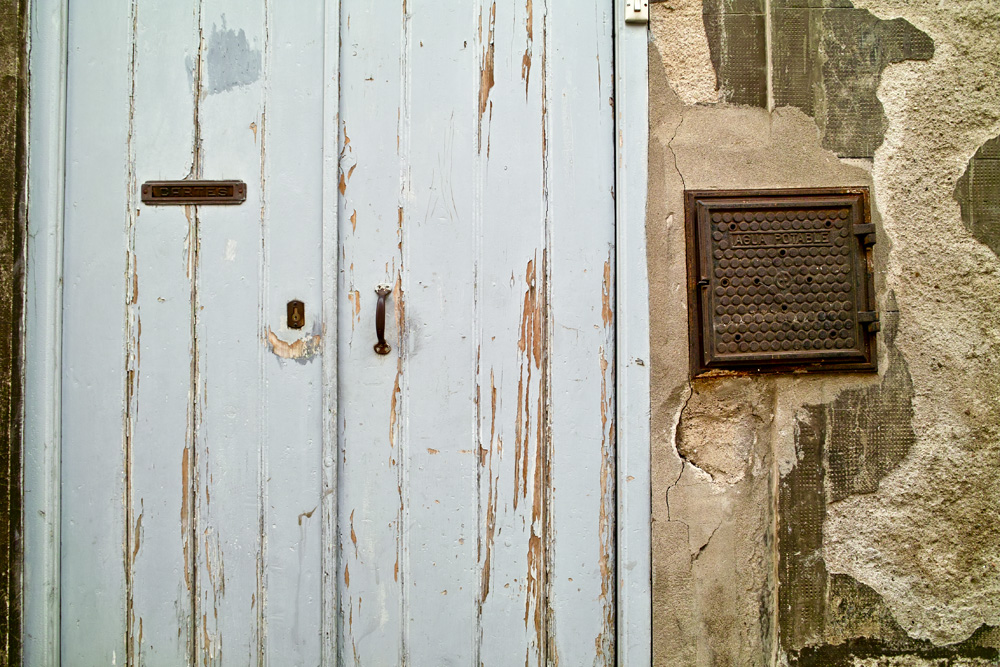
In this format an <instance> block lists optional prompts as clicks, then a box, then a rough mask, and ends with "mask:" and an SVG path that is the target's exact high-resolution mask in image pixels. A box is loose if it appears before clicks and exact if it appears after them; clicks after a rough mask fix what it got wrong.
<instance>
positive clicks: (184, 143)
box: [62, 0, 325, 665]
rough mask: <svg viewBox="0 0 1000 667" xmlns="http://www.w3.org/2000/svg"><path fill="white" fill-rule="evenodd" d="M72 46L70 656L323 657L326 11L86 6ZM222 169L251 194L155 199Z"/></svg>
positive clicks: (181, 659) (233, 660) (67, 496)
mask: <svg viewBox="0 0 1000 667" xmlns="http://www.w3.org/2000/svg"><path fill="white" fill-rule="evenodd" d="M69 33H70V40H71V47H70V52H71V54H72V55H71V59H70V74H69V80H70V84H69V85H70V91H69V98H70V99H71V102H70V108H69V110H68V117H69V134H70V135H71V136H72V139H71V141H70V143H69V145H68V147H67V150H68V165H69V168H68V170H67V171H68V177H67V195H68V199H67V203H68V206H67V230H68V234H67V238H66V245H67V248H68V249H69V252H68V253H67V257H66V276H67V282H68V283H71V284H72V288H71V289H70V290H68V291H67V294H66V304H65V318H66V319H65V322H66V330H67V334H68V335H67V336H66V338H67V344H66V350H65V369H66V370H65V386H66V391H65V403H64V405H65V413H64V414H65V417H64V430H65V432H66V433H67V434H68V437H67V438H66V439H65V440H64V452H63V459H64V462H65V465H64V475H63V497H64V512H63V596H62V609H63V619H62V627H63V638H62V646H63V650H64V655H66V657H67V660H70V659H71V658H72V659H73V660H75V659H78V658H79V657H80V656H87V657H88V658H91V657H92V658H93V659H94V660H95V661H96V662H95V664H97V663H98V662H107V664H116V663H117V662H125V661H126V659H128V660H129V661H132V662H144V663H147V664H164V665H176V664H184V663H185V662H188V661H191V660H196V661H197V662H202V661H204V662H206V663H212V664H247V663H248V662H254V663H256V662H257V661H258V659H261V660H263V659H266V657H267V656H268V655H270V656H272V657H274V658H275V659H277V660H278V662H279V663H280V662H284V661H288V660H291V661H292V662H294V663H296V664H306V663H316V662H319V656H320V652H321V648H320V647H321V641H322V635H321V628H320V625H321V618H320V616H321V613H320V609H321V602H322V593H321V590H320V578H321V563H320V560H321V559H320V553H321V552H320V550H321V542H320V516H319V515H318V514H316V509H317V507H318V505H319V504H320V501H321V496H322V488H321V481H320V473H319V465H318V463H319V461H320V457H321V454H320V452H321V449H322V434H321V415H320V403H321V393H320V392H321V373H320V364H319V359H318V358H317V357H316V352H317V350H318V344H317V341H318V340H319V337H320V334H321V326H322V324H321V319H320V314H321V310H322V309H321V302H322V295H321V285H320V276H321V268H322V266H321V260H320V252H321V249H320V247H319V239H320V238H321V231H322V228H321V215H320V209H321V205H322V201H321V191H322V183H321V170H320V168H319V165H320V164H321V160H322V151H321V146H322V139H323V137H322V127H323V117H322V99H323V82H322V67H323V44H324V39H325V35H324V29H323V7H322V6H313V7H310V8H305V9H303V8H293V7H284V8H283V7H275V6H268V5H267V4H266V3H250V4H247V3H240V2H223V1H221V0H203V1H198V0H192V1H191V2H186V3H183V4H181V3H171V4H170V5H169V6H167V5H163V3H155V2H151V1H142V0H140V1H137V2H134V3H118V4H114V5H113V4H107V3H104V4H101V5H100V6H94V7H89V6H88V7H86V8H85V9H84V8H83V7H82V6H79V5H74V6H73V11H72V13H71V24H70V31H69ZM196 90H197V91H199V94H198V95H195V93H194V91H196ZM269 121H270V122H269ZM119 165H120V166H119ZM215 175H219V177H222V178H238V179H242V180H244V181H246V182H247V185H248V193H247V201H246V203H244V204H243V205H241V206H237V207H208V206H201V207H194V206H186V207H151V206H142V205H140V204H139V203H138V186H139V184H140V183H141V182H142V181H144V180H151V179H177V178H183V177H188V176H189V177H192V178H212V177H214V176H215ZM115 248H117V250H115ZM292 298H296V299H301V300H303V301H304V302H306V304H307V310H306V315H307V322H306V328H305V329H303V330H302V332H301V333H300V332H296V331H292V330H289V329H288V328H287V327H286V323H285V303H286V302H287V301H288V300H290V299H292ZM297 339H299V340H302V341H303V344H301V345H299V346H297V347H295V346H293V344H294V343H295V342H296V340H297ZM88 341H89V342H88ZM290 346H291V347H290ZM285 357H294V358H285ZM76 378H79V379H76ZM126 655H127V658H126ZM71 661H72V660H71Z"/></svg>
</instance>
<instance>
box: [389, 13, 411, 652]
mask: <svg viewBox="0 0 1000 667" xmlns="http://www.w3.org/2000/svg"><path fill="white" fill-rule="evenodd" d="M400 1H401V3H402V5H401V9H400V19H401V20H400V30H401V34H400V76H399V86H400V100H399V127H398V128H397V132H398V141H399V147H398V149H397V150H398V151H399V169H400V172H399V204H398V206H399V210H400V214H399V217H398V225H399V227H398V231H397V234H398V237H399V257H398V259H399V269H398V272H397V278H396V280H395V281H394V282H396V284H397V285H399V288H398V289H397V290H396V292H395V294H394V295H393V296H394V297H395V298H396V299H397V301H396V303H395V304H394V305H395V311H396V322H397V324H398V326H397V331H398V334H397V335H398V345H399V349H398V350H397V355H398V356H397V359H398V361H397V364H398V368H397V371H396V373H397V376H396V386H397V387H399V401H398V404H397V405H396V409H397V410H398V411H399V414H400V415H402V419H397V420H396V424H397V428H398V429H399V433H398V435H397V437H396V445H397V451H396V466H397V474H398V475H399V518H398V520H397V526H396V528H397V530H398V533H397V538H396V539H397V554H396V557H397V559H398V560H397V562H398V563H399V564H400V565H399V590H400V596H399V612H400V613H399V619H400V637H399V642H400V644H399V656H400V664H402V665H405V664H407V662H408V658H409V656H408V654H407V649H408V645H409V628H410V624H409V622H408V619H409V593H408V586H409V584H410V562H409V560H410V559H409V549H408V546H409V545H408V544H407V541H406V532H407V531H406V526H407V522H408V519H409V516H408V514H409V512H408V509H409V505H410V503H409V499H410V480H409V465H408V463H409V461H408V456H409V454H408V447H407V444H408V443H407V434H408V431H409V429H408V428H407V423H406V422H407V420H408V418H409V410H408V404H409V396H410V386H409V385H410V382H409V373H408V372H407V371H408V368H407V367H408V365H409V364H408V361H409V360H408V355H407V348H408V344H409V336H408V331H407V326H406V318H405V316H404V315H405V312H406V309H405V308H406V306H405V304H406V293H407V290H408V289H409V280H408V275H407V268H408V267H409V257H408V251H409V243H408V240H409V239H408V236H409V225H407V224H406V204H407V203H408V202H409V193H410V177H409V170H410V131H411V123H410V114H411V108H410V91H411V84H412V76H411V74H412V65H411V56H412V51H411V49H412V44H411V38H412V30H411V28H412V26H411V22H410V15H409V13H408V7H407V0H400ZM394 391H395V390H394Z"/></svg>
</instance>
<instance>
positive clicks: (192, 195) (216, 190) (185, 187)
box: [142, 180, 247, 206]
mask: <svg viewBox="0 0 1000 667" xmlns="http://www.w3.org/2000/svg"><path fill="white" fill-rule="evenodd" d="M246 198H247V186H246V183H244V182H243V181H191V180H186V181H146V182H145V183H143V184H142V203H143V204H148V205H152V206H167V205H174V206H182V205H189V204H198V205H204V204H216V205H219V204H223V205H225V204H228V205H232V204H242V203H243V202H244V201H246Z"/></svg>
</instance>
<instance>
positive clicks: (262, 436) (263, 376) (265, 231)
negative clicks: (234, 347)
mask: <svg viewBox="0 0 1000 667" xmlns="http://www.w3.org/2000/svg"><path fill="white" fill-rule="evenodd" d="M263 3H264V8H263V9H264V12H263V23H264V25H263V27H262V29H263V32H264V45H263V55H262V58H263V63H262V67H261V70H262V76H263V81H262V83H263V85H262V86H261V102H260V105H261V107H260V135H259V136H260V251H259V253H258V255H257V257H258V266H257V275H258V276H259V282H258V287H257V334H258V336H259V338H258V340H259V341H261V342H263V341H264V340H267V316H268V313H269V312H270V300H269V298H268V295H269V294H270V291H271V290H270V287H271V276H270V269H269V267H270V261H269V257H268V242H269V234H270V229H269V226H268V190H267V175H268V174H267V171H268V170H267V132H268V129H267V101H268V96H269V95H270V92H271V91H270V85H269V84H270V77H271V58H272V53H271V48H272V47H271V30H270V27H271V3H270V2H268V0H263ZM266 356H267V347H266V346H265V345H263V344H258V345H257V373H258V381H259V382H260V386H261V387H264V386H266V385H267V373H266V370H265V366H264V362H265V358H266ZM258 399H259V401H260V402H259V405H258V409H257V415H258V423H257V439H258V450H257V488H258V491H257V511H258V517H259V523H258V531H257V532H258V534H257V539H258V552H257V592H256V596H257V618H256V628H257V662H258V665H260V666H261V667H263V666H264V665H265V664H267V623H266V618H267V603H268V599H267V525H268V521H267V519H268V514H267V507H268V493H267V488H268V484H267V480H268V477H269V474H268V461H269V455H268V454H269V452H268V433H269V429H268V416H269V415H268V411H267V407H268V405H267V396H266V394H265V392H263V391H262V392H261V393H260V395H259V396H258Z"/></svg>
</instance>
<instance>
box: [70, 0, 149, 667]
mask: <svg viewBox="0 0 1000 667" xmlns="http://www.w3.org/2000/svg"><path fill="white" fill-rule="evenodd" d="M69 22H70V36H69V40H70V41H69V68H68V85H67V99H68V108H67V133H66V134H67V140H66V164H67V174H66V195H65V197H66V218H65V244H64V251H65V274H64V277H65V283H64V298H65V301H64V308H63V322H64V327H65V329H66V330H67V331H69V332H71V335H68V336H65V337H64V339H63V387H62V388H63V438H62V471H63V479H62V517H61V519H62V526H61V538H62V553H63V554H67V555H69V554H72V557H67V558H64V559H63V560H62V587H61V616H62V618H61V626H62V630H61V632H62V642H61V644H62V654H63V655H62V661H63V662H64V663H67V664H69V663H72V662H73V661H74V660H75V659H76V656H81V655H84V656H87V659H88V660H90V661H92V662H100V663H102V664H119V663H122V662H124V661H125V659H126V651H125V636H126V622H125V621H126V619H125V614H126V579H125V564H124V557H125V551H126V548H127V545H126V525H125V502H124V501H125V494H126V489H125V454H124V437H123V428H122V427H123V420H124V416H125V411H124V401H125V383H124V378H125V347H126V336H125V321H124V316H125V310H126V304H125V296H126V272H127V269H128V258H127V256H126V238H127V237H126V230H127V227H128V225H129V217H130V211H132V210H134V198H133V192H132V191H131V183H130V168H131V165H130V164H129V146H128V142H129V136H128V134H129V109H130V101H131V100H130V97H131V96H130V92H131V91H130V77H131V69H132V44H131V41H132V21H131V13H130V3H128V2H124V1H122V0H119V1H117V2H110V3H103V4H101V5H100V6H97V5H86V6H84V5H73V6H72V7H71V8H70V12H69ZM95 63H100V66H95Z"/></svg>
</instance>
